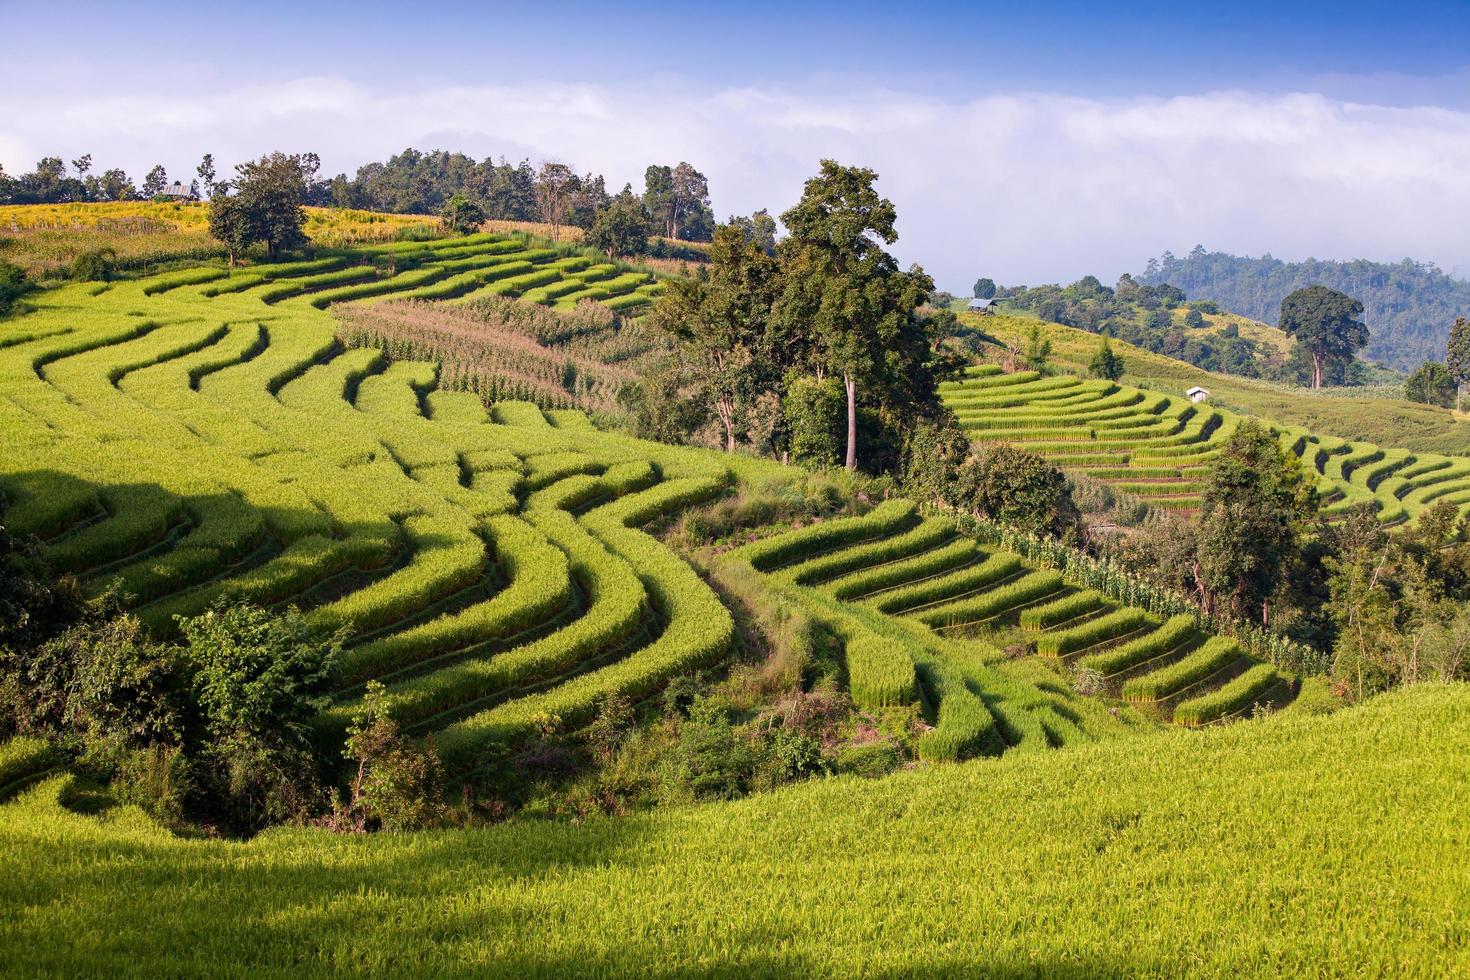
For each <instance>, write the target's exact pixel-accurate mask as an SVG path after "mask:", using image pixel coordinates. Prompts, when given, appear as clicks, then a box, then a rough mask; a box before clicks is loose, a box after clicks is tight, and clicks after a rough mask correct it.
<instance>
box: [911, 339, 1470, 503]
mask: <svg viewBox="0 0 1470 980" xmlns="http://www.w3.org/2000/svg"><path fill="white" fill-rule="evenodd" d="M940 396H941V398H942V399H943V400H944V403H945V405H947V406H948V407H949V408H950V410H951V411H953V412H954V414H955V418H956V420H957V421H958V422H959V424H960V426H961V427H962V428H963V429H964V430H965V431H966V432H967V433H968V434H969V437H970V440H971V441H972V442H973V443H975V444H985V443H1008V444H1011V445H1019V446H1024V447H1025V448H1027V449H1030V450H1031V451H1033V452H1037V453H1040V454H1041V455H1043V456H1045V457H1046V458H1047V459H1049V460H1051V461H1052V462H1053V463H1054V464H1055V465H1057V466H1060V467H1062V468H1064V469H1067V470H1071V471H1079V472H1084V473H1086V474H1088V475H1089V476H1091V477H1093V478H1094V479H1097V480H1100V481H1102V482H1104V483H1107V484H1108V485H1110V486H1112V487H1113V488H1114V489H1115V490H1118V491H1121V492H1124V493H1128V494H1131V495H1133V496H1135V497H1138V498H1140V499H1142V500H1144V501H1147V502H1148V503H1149V504H1150V505H1151V506H1153V507H1157V508H1161V509H1173V510H1193V509H1195V508H1197V507H1198V506H1199V503H1200V493H1201V492H1202V490H1203V488H1204V485H1205V481H1206V479H1207V477H1208V475H1209V470H1208V467H1209V466H1210V464H1211V463H1212V462H1213V460H1214V459H1215V458H1216V457H1217V456H1218V455H1219V453H1220V450H1221V448H1222V447H1223V446H1224V445H1225V443H1226V441H1227V440H1228V439H1229V438H1230V436H1231V435H1232V434H1233V433H1234V432H1235V430H1236V428H1237V427H1238V426H1239V425H1240V423H1241V421H1242V420H1243V418H1244V416H1243V415H1242V414H1241V413H1240V412H1238V411H1231V410H1229V409H1224V408H1219V407H1216V406H1215V405H1214V404H1213V402H1212V400H1208V401H1206V402H1204V403H1200V404H1194V403H1191V402H1190V401H1189V400H1188V399H1187V398H1185V397H1183V396H1182V395H1177V394H1176V395H1169V394H1164V393H1162V392H1159V391H1156V390H1146V389H1142V388H1135V387H1133V386H1131V385H1125V384H1118V383H1116V382H1112V381H1102V380H1084V379H1081V378H1078V377H1076V376H1073V375H1069V374H1059V375H1054V376H1046V375H1042V374H1040V373H1039V372H1036V371H1015V372H1012V373H1009V374H1006V373H1002V371H1001V368H1000V367H998V366H997V365H994V364H981V365H977V366H974V367H971V368H968V369H967V370H966V373H965V376H964V377H963V378H961V379H959V380H955V381H946V382H944V383H943V384H941V385H940ZM1265 421H1266V423H1267V424H1268V425H1269V426H1270V427H1271V429H1272V430H1273V431H1274V432H1276V433H1277V434H1278V436H1279V438H1280V440H1281V444H1282V446H1283V447H1284V448H1286V449H1287V450H1288V451H1289V452H1291V453H1292V454H1294V455H1295V456H1297V457H1298V458H1299V459H1300V460H1301V462H1302V466H1303V468H1304V469H1305V470H1306V472H1307V474H1308V475H1309V476H1310V478H1311V479H1313V480H1314V481H1315V482H1316V484H1317V488H1318V490H1319V492H1320V494H1321V499H1322V503H1323V511H1324V513H1325V514H1326V515H1327V516H1328V517H1329V518H1336V517H1340V516H1342V515H1343V513H1344V512H1346V511H1347V510H1348V509H1350V508H1353V507H1357V506H1368V507H1371V508H1372V509H1373V511H1374V513H1375V514H1376V515H1377V517H1378V519H1379V521H1381V522H1382V523H1384V524H1388V525H1397V524H1403V523H1405V522H1407V521H1412V520H1414V519H1415V518H1417V517H1418V516H1419V515H1420V514H1421V513H1423V512H1424V511H1425V510H1426V509H1428V508H1429V507H1430V506H1432V505H1434V504H1438V503H1448V504H1451V505H1454V506H1456V507H1458V508H1459V509H1460V511H1461V512H1462V513H1464V512H1470V460H1466V459H1464V458H1462V457H1457V456H1445V455H1442V454H1439V453H1426V452H1409V451H1407V450H1404V449H1396V448H1391V447H1386V446H1381V445H1377V444H1374V443H1371V442H1350V441H1348V440H1345V439H1338V438H1336V437H1333V436H1328V435H1320V434H1318V433H1315V432H1311V431H1309V430H1307V429H1304V428H1301V427H1300V426H1289V425H1287V426H1284V425H1280V424H1278V423H1276V422H1274V421H1273V420H1271V419H1269V418H1268V419H1266V420H1265Z"/></svg>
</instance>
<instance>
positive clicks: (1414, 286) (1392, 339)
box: [1139, 246, 1470, 371]
mask: <svg viewBox="0 0 1470 980" xmlns="http://www.w3.org/2000/svg"><path fill="white" fill-rule="evenodd" d="M1139 279H1140V281H1141V282H1146V283H1149V284H1151V285H1158V284H1160V283H1165V282H1167V283H1169V284H1170V285H1173V286H1177V287H1179V288H1180V289H1182V290H1184V293H1185V295H1187V296H1188V297H1189V298H1190V299H1212V300H1214V301H1215V302H1217V303H1219V304H1220V305H1221V306H1222V307H1224V308H1226V309H1230V310H1235V311H1237V312H1239V313H1243V314H1245V315H1246V316H1250V317H1254V318H1255V319H1257V320H1264V321H1266V322H1268V323H1275V322H1276V320H1277V319H1278V317H1279V316H1280V313H1281V300H1282V299H1283V298H1285V297H1286V295H1287V294H1288V293H1290V292H1291V291H1292V290H1294V289H1300V288H1301V287H1303V286H1312V285H1319V284H1320V285H1323V286H1328V287H1331V288H1332V289H1336V290H1338V291H1340V292H1344V293H1347V294H1348V295H1349V296H1352V297H1354V298H1355V299H1358V300H1361V301H1362V303H1363V307H1364V319H1365V321H1366V322H1367V324H1368V329H1369V330H1370V331H1371V332H1372V334H1373V337H1372V340H1371V341H1369V344H1368V348H1367V352H1366V354H1367V357H1368V358H1369V359H1371V360H1374V361H1381V362H1383V363H1385V364H1388V365H1389V366H1390V367H1394V368H1398V369H1399V370H1401V371H1412V370H1413V369H1414V368H1416V367H1418V366H1419V364H1420V362H1422V361H1425V360H1443V359H1444V348H1445V341H1446V339H1448V337H1449V332H1450V324H1452V323H1454V321H1455V317H1457V316H1464V315H1465V314H1467V313H1470V282H1466V281H1465V280H1463V279H1456V278H1454V277H1453V276H1449V275H1446V274H1445V273H1444V272H1443V271H1442V270H1440V269H1438V268H1436V267H1435V266H1434V265H1433V264H1432V263H1421V262H1414V261H1411V260H1409V259H1404V260H1403V261H1402V262H1395V263H1389V262H1370V261H1368V260H1366V259H1357V260H1354V261H1352V262H1333V261H1323V260H1321V259H1307V260H1306V261H1304V262H1283V261H1281V260H1280V259H1277V258H1274V257H1272V256H1270V255H1263V256H1261V257H1259V258H1252V257H1250V256H1240V255H1230V254H1228V253H1226V252H1206V251H1205V250H1204V249H1203V248H1200V247H1198V246H1197V247H1196V248H1195V249H1194V250H1193V251H1191V252H1190V253H1189V254H1188V255H1187V256H1185V257H1184V258H1182V259H1181V258H1177V257H1176V256H1173V255H1171V254H1169V253H1167V252H1166V253H1164V255H1163V256H1162V257H1161V258H1158V259H1150V260H1149V263H1148V268H1147V269H1146V270H1145V271H1144V273H1143V274H1142V275H1141V276H1140V277H1139Z"/></svg>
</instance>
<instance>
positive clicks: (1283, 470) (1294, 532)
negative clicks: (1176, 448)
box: [1191, 419, 1317, 623]
mask: <svg viewBox="0 0 1470 980" xmlns="http://www.w3.org/2000/svg"><path fill="white" fill-rule="evenodd" d="M1316 508H1317V498H1316V490H1315V489H1314V488H1313V486H1312V484H1311V483H1310V482H1309V481H1308V480H1307V478H1306V476H1305V475H1304V474H1303V472H1302V468H1301V463H1300V461H1299V460H1298V459H1297V458H1296V457H1295V456H1294V455H1292V454H1291V453H1289V452H1287V451H1286V450H1285V449H1284V448H1283V447H1282V446H1281V444H1280V442H1279V441H1278V440H1277V439H1276V437H1275V436H1274V435H1272V434H1271V432H1270V431H1269V430H1268V429H1266V428H1265V426H1263V425H1261V424H1260V423H1259V422H1256V421H1255V420H1253V419H1247V420H1246V421H1244V422H1242V423H1241V424H1240V427H1239V428H1237V429H1236V430H1235V433H1234V435H1232V436H1231V437H1230V438H1229V439H1228V440H1227V441H1226V443H1225V445H1224V446H1223V447H1222V448H1221V451H1220V456H1219V458H1218V459H1217V460H1216V461H1215V465H1214V467H1213V468H1212V469H1211V471H1210V476H1209V478H1208V480H1207V481H1206V482H1205V488H1204V491H1203V493H1202V494H1201V495H1200V513H1199V520H1198V538H1197V546H1196V552H1195V558H1194V568H1193V569H1192V570H1191V571H1192V574H1193V578H1194V580H1195V584H1196V587H1197V588H1198V590H1199V594H1200V600H1201V605H1203V606H1204V608H1205V610H1206V611H1207V612H1214V611H1224V612H1229V613H1231V614H1233V615H1237V616H1241V615H1254V614H1255V613H1256V612H1259V613H1260V617H1261V621H1262V622H1263V623H1264V622H1266V621H1267V619H1268V617H1269V605H1268V603H1269V601H1270V599H1271V596H1272V594H1273V593H1274V592H1275V591H1276V588H1277V586H1278V585H1280V584H1281V582H1282V580H1283V577H1284V576H1285V574H1286V573H1287V571H1288V570H1289V569H1290V567H1291V563H1292V562H1293V561H1294V560H1295V558H1296V556H1297V555H1298V553H1299V552H1300V550H1301V544H1302V538H1303V535H1304V534H1305V532H1306V529H1307V524H1308V522H1309V521H1310V520H1311V518H1312V517H1313V515H1314V514H1315V513H1316Z"/></svg>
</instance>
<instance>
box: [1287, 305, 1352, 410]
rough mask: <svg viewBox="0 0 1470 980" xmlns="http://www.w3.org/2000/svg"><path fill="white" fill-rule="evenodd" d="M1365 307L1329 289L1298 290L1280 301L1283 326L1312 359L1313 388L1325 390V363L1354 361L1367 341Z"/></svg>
mask: <svg viewBox="0 0 1470 980" xmlns="http://www.w3.org/2000/svg"><path fill="white" fill-rule="evenodd" d="M1362 315H1363V304H1362V303H1360V302H1359V301H1358V300H1355V299H1353V298H1352V297H1351V296H1347V295H1345V294H1343V293H1339V292H1338V291H1337V290H1335V289H1328V288H1327V287H1326V286H1307V287H1306V288H1305V289H1298V290H1296V291H1295V292H1293V293H1291V294H1290V295H1288V296H1287V297H1286V298H1285V299H1283V300H1282V301H1281V320H1280V327H1281V329H1282V330H1283V331H1285V332H1286V333H1287V334H1288V335H1289V336H1292V337H1295V338H1296V341H1297V343H1298V344H1299V345H1300V346H1301V347H1302V348H1303V349H1304V350H1306V351H1307V352H1308V353H1309V354H1310V355H1311V357H1312V369H1313V370H1312V387H1313V388H1320V387H1322V371H1323V367H1324V365H1325V364H1327V363H1328V362H1334V363H1338V364H1342V363H1346V362H1348V361H1351V360H1352V359H1353V357H1354V355H1356V354H1357V352H1358V351H1359V350H1360V349H1361V348H1362V347H1363V345H1364V344H1366V343H1367V342H1368V325H1367V324H1365V323H1363V321H1362V320H1361V317H1362Z"/></svg>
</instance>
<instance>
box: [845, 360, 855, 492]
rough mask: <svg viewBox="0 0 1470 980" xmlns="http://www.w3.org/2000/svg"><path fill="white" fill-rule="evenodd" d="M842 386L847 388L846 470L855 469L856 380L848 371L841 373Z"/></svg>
mask: <svg viewBox="0 0 1470 980" xmlns="http://www.w3.org/2000/svg"><path fill="white" fill-rule="evenodd" d="M842 384H843V386H844V387H846V388H847V464H846V465H847V468H848V470H849V471H851V470H855V469H857V379H856V378H854V377H853V376H852V373H851V372H850V371H844V372H842Z"/></svg>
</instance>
